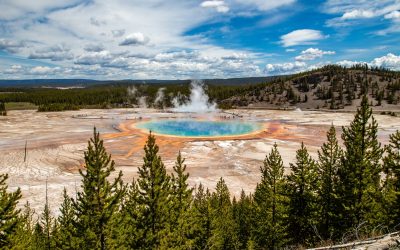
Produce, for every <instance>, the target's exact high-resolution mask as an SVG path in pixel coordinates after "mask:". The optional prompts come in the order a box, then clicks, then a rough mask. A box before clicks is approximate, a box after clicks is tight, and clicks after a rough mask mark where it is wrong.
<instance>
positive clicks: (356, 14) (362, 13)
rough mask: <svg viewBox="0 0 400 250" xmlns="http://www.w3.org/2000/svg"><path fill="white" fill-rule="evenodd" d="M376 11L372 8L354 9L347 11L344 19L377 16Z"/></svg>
mask: <svg viewBox="0 0 400 250" xmlns="http://www.w3.org/2000/svg"><path fill="white" fill-rule="evenodd" d="M375 15H376V14H375V13H374V12H373V11H370V10H352V11H349V12H345V13H344V14H343V16H342V19H343V20H347V19H358V18H372V17H375Z"/></svg>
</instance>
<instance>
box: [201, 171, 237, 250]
mask: <svg viewBox="0 0 400 250" xmlns="http://www.w3.org/2000/svg"><path fill="white" fill-rule="evenodd" d="M211 216H212V220H211V238H210V239H209V242H208V246H209V248H211V249H240V244H239V239H238V236H237V234H236V232H237V229H236V224H235V221H234V218H233V212H232V203H231V200H230V193H229V189H228V186H227V185H226V183H225V181H224V179H222V178H220V180H219V181H218V183H217V187H216V189H215V192H214V193H213V194H212V196H211Z"/></svg>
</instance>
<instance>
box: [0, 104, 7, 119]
mask: <svg viewBox="0 0 400 250" xmlns="http://www.w3.org/2000/svg"><path fill="white" fill-rule="evenodd" d="M6 115H7V110H6V106H5V104H4V102H0V116H6Z"/></svg>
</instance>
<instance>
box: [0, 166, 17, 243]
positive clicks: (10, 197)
mask: <svg viewBox="0 0 400 250" xmlns="http://www.w3.org/2000/svg"><path fill="white" fill-rule="evenodd" d="M7 179H8V175H7V174H2V175H0V248H3V247H5V246H8V245H9V244H10V239H11V237H12V236H13V234H14V232H15V230H16V229H17V224H18V221H19V220H18V216H19V213H20V210H19V209H17V208H16V206H17V203H18V200H19V199H20V198H21V190H20V189H17V191H15V192H12V193H10V192H8V191H7V189H8V185H7V183H6V181H7Z"/></svg>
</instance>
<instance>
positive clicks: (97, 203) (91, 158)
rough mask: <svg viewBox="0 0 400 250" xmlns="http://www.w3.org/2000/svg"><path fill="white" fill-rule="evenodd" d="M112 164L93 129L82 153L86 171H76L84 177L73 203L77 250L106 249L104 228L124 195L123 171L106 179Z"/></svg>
mask: <svg viewBox="0 0 400 250" xmlns="http://www.w3.org/2000/svg"><path fill="white" fill-rule="evenodd" d="M114 164H115V163H114V161H112V160H111V155H108V154H107V152H106V150H105V148H104V146H103V141H102V140H100V135H99V133H97V132H96V128H94V133H93V138H91V139H90V141H89V143H88V149H87V151H86V152H85V171H82V170H79V173H80V175H81V176H82V177H83V179H82V191H80V192H78V193H77V198H76V200H73V207H74V210H75V212H76V222H75V223H74V224H75V226H76V227H77V232H76V233H77V235H76V236H77V237H80V238H81V239H82V242H80V244H81V245H80V248H84V249H105V248H106V243H107V235H106V231H107V227H108V226H109V221H110V219H111V217H112V215H113V213H114V212H115V211H116V210H117V208H118V206H119V203H120V201H121V198H122V196H123V194H124V187H123V184H122V180H121V177H122V172H119V175H118V176H117V177H116V178H115V179H114V181H113V182H112V183H110V182H109V181H108V179H107V178H108V177H109V176H110V175H111V173H112V172H113V171H114V170H115V166H114Z"/></svg>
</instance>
